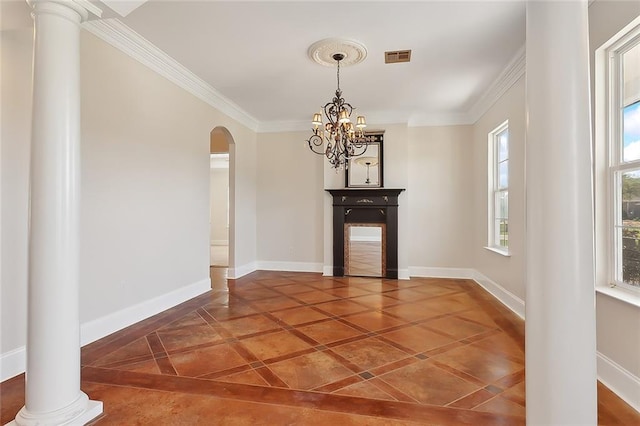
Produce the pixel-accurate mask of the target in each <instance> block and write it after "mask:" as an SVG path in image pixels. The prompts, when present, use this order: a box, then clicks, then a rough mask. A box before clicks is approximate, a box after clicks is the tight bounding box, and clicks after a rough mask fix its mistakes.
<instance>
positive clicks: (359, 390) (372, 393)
mask: <svg viewBox="0 0 640 426" xmlns="http://www.w3.org/2000/svg"><path fill="white" fill-rule="evenodd" d="M334 393H336V394H338V395H349V396H360V397H363V398H371V399H387V400H389V401H395V400H396V399H395V398H394V397H392V396H391V395H389V394H388V393H386V392H385V391H383V390H381V389H380V388H378V387H377V386H376V385H374V384H372V383H371V382H368V381H367V382H359V383H356V384H353V385H351V386H347V387H346V388H342V389H340V390H338V391H336V392H334Z"/></svg>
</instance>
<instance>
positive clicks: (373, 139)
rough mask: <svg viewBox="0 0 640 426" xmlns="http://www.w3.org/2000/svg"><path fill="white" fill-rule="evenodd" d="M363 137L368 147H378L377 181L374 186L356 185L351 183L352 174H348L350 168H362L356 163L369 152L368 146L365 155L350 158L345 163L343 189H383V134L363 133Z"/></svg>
mask: <svg viewBox="0 0 640 426" xmlns="http://www.w3.org/2000/svg"><path fill="white" fill-rule="evenodd" d="M364 137H365V138H366V139H367V142H368V145H369V146H371V145H377V146H378V155H377V159H378V173H379V179H378V183H376V184H367V183H356V182H352V180H353V179H352V178H353V173H351V175H350V174H349V169H351V168H352V167H364V166H359V165H357V163H356V161H357V160H358V158H361V157H363V156H367V154H366V152H367V151H368V150H369V146H367V150H365V153H364V154H362V155H360V156H358V157H354V158H350V159H349V160H348V162H347V167H346V169H345V173H344V177H345V182H344V185H345V188H383V187H384V150H383V140H384V132H372V133H365V135H364Z"/></svg>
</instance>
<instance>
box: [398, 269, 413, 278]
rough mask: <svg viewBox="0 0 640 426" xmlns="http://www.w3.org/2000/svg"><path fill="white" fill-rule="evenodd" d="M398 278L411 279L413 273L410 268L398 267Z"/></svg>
mask: <svg viewBox="0 0 640 426" xmlns="http://www.w3.org/2000/svg"><path fill="white" fill-rule="evenodd" d="M398 279H399V280H409V279H411V273H410V271H409V268H406V269H398Z"/></svg>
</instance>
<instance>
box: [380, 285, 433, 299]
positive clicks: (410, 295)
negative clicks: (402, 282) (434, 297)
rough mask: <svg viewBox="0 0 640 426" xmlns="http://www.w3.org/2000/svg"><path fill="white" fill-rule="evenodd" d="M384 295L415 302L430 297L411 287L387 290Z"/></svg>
mask: <svg viewBox="0 0 640 426" xmlns="http://www.w3.org/2000/svg"><path fill="white" fill-rule="evenodd" d="M384 295H385V296H387V297H393V298H394V299H398V300H402V301H403V302H416V301H420V300H424V299H428V298H429V297H431V296H430V295H428V294H425V293H423V292H420V291H417V290H415V289H413V288H404V289H399V290H392V291H387V292H385V293H384Z"/></svg>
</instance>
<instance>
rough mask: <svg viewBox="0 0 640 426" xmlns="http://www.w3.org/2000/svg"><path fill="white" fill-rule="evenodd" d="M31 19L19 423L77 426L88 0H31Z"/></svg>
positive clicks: (90, 414)
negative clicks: (83, 34)
mask: <svg viewBox="0 0 640 426" xmlns="http://www.w3.org/2000/svg"><path fill="white" fill-rule="evenodd" d="M28 3H29V4H30V6H31V7H32V9H33V12H32V15H33V18H34V29H35V31H34V62H33V116H32V135H31V181H30V222H29V224H30V228H29V292H28V293H29V297H28V330H27V372H26V395H25V398H26V401H25V406H24V407H23V408H22V410H20V412H19V413H18V415H17V416H16V419H15V424H17V425H61V424H64V425H67V424H70V425H76V424H78V425H81V424H85V423H87V422H88V421H90V420H91V419H93V418H95V417H96V416H98V415H100V414H101V413H102V403H101V402H97V401H89V398H88V397H87V395H86V394H84V393H83V392H82V391H81V390H80V325H79V306H78V299H79V296H78V293H79V287H78V270H79V265H78V245H79V235H78V230H79V224H80V223H79V207H80V23H81V22H82V21H84V20H86V19H87V17H88V11H92V12H94V13H95V12H96V10H97V14H99V13H100V11H99V9H96V8H95V6H93V5H91V4H90V3H89V2H87V1H86V0H30V1H28Z"/></svg>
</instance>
